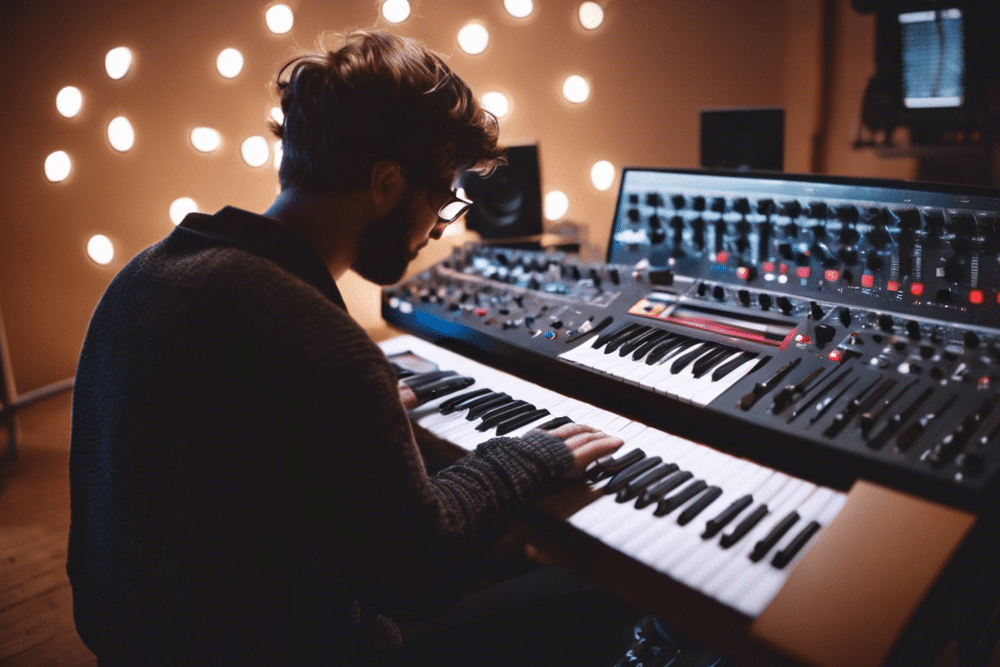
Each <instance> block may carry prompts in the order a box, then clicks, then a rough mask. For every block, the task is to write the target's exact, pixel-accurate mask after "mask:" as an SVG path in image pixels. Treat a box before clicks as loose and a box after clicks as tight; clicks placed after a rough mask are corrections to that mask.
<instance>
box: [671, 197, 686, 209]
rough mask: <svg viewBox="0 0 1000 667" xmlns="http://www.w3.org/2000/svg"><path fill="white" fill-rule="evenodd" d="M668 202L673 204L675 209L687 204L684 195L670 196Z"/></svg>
mask: <svg viewBox="0 0 1000 667" xmlns="http://www.w3.org/2000/svg"><path fill="white" fill-rule="evenodd" d="M670 203H671V204H673V205H674V208H675V209H676V210H678V211H679V210H681V209H682V208H684V205H685V204H687V200H686V199H684V195H674V196H673V197H671V198H670Z"/></svg>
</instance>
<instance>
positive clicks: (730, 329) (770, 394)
mask: <svg viewBox="0 0 1000 667" xmlns="http://www.w3.org/2000/svg"><path fill="white" fill-rule="evenodd" d="M998 218H1000V190H992V189H985V188H956V187H951V186H944V185H936V184H934V185H931V184H919V183H912V182H900V181H884V180H869V179H846V178H834V177H825V176H824V177H820V176H805V175H786V174H770V173H769V174H760V173H758V174H754V173H746V172H707V171H695V170H667V169H638V168H631V169H625V170H624V172H623V174H622V179H621V186H620V191H619V195H618V202H617V207H616V212H615V219H614V223H613V227H612V231H611V240H610V243H609V247H608V254H607V258H606V261H604V262H587V261H583V260H582V259H581V258H580V257H579V256H577V255H574V254H570V253H565V252H560V251H555V250H551V249H532V248H525V247H502V246H497V245H488V244H469V245H466V246H463V247H461V248H456V249H455V250H454V252H453V253H452V255H451V256H450V257H449V258H447V259H445V260H443V261H441V262H439V263H438V264H436V265H435V266H433V267H431V268H429V269H427V270H425V271H423V272H422V273H420V274H419V275H417V276H414V277H413V278H411V279H409V280H407V281H405V282H403V283H401V284H400V285H397V286H394V287H391V288H386V289H384V290H383V293H382V313H383V317H384V318H385V320H386V321H387V322H388V323H390V324H391V325H393V326H396V327H398V328H401V329H403V330H405V331H408V332H411V333H414V334H417V335H419V336H421V337H422V338H425V339H427V340H429V341H431V342H433V343H435V344H437V345H440V346H442V347H445V348H448V349H451V350H454V351H457V352H459V353H462V354H465V355H467V356H470V357H472V358H475V359H477V360H480V361H483V362H484V363H488V364H490V365H493V366H496V367H498V368H503V369H504V370H506V371H507V372H510V373H512V374H514V375H518V376H520V377H523V378H525V379H527V380H529V381H532V382H536V383H538V384H539V385H541V386H544V387H549V388H552V389H555V390H558V391H560V392H562V393H564V394H566V395H568V396H575V397H577V398H580V399H582V400H586V401H588V402H589V403H592V404H594V405H597V406H601V407H603V408H606V409H608V410H613V411H615V412H617V413H619V414H624V415H628V416H629V417H631V418H633V419H636V420H639V421H641V422H643V423H645V424H649V425H650V426H654V427H656V428H660V429H662V430H664V431H667V432H669V433H673V434H676V435H678V436H681V437H684V438H689V439H691V440H694V441H697V442H700V443H705V444H707V445H709V446H711V447H713V448H715V449H717V450H719V451H722V452H726V453H729V454H733V455H736V456H740V457H744V458H746V459H749V460H752V461H756V462H759V463H761V464H762V465H766V466H770V467H771V468H774V469H776V470H780V471H783V472H786V473H788V474H791V475H796V476H798V477H800V478H803V479H808V480H811V481H812V482H814V483H817V484H823V485H826V486H829V487H831V488H833V489H840V490H841V491H847V490H849V489H851V488H852V487H854V486H855V485H856V484H857V483H859V482H861V483H865V484H875V485H878V486H880V487H883V486H884V487H889V488H892V489H896V490H898V491H901V492H903V493H904V494H906V495H907V496H908V497H914V498H918V499H924V500H928V501H933V502H934V503H941V504H943V505H945V506H950V507H951V508H954V509H956V510H960V511H964V512H971V513H973V514H974V515H979V516H980V517H982V516H984V515H991V516H992V515H993V512H991V511H990V510H991V509H992V507H993V506H994V505H995V504H996V499H997V485H998V475H1000V406H998V405H997V401H998V389H1000V370H998V369H997V366H996V364H997V362H998V360H1000V221H998ZM980 523H982V521H981V522H980Z"/></svg>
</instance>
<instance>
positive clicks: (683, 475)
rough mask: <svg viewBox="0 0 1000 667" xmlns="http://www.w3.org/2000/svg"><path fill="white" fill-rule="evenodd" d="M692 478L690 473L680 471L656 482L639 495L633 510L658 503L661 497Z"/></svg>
mask: <svg viewBox="0 0 1000 667" xmlns="http://www.w3.org/2000/svg"><path fill="white" fill-rule="evenodd" d="M692 477H694V475H693V474H692V473H691V472H689V471H687V470H681V471H679V472H676V473H674V474H673V475H671V476H670V477H667V478H666V479H664V480H662V481H660V482H657V483H656V484H654V485H653V486H651V487H649V488H648V489H646V490H645V491H643V492H642V494H640V496H639V498H638V500H636V501H635V508H636V509H639V510H641V509H642V508H643V507H647V506H649V505H652V504H653V503H658V502H660V500H661V499H662V498H663V496H665V495H667V494H668V493H670V492H671V491H673V490H674V489H676V488H677V487H678V486H680V485H681V484H683V483H684V482H686V481H688V480H689V479H691V478H692Z"/></svg>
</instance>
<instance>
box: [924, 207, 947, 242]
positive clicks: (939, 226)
mask: <svg viewBox="0 0 1000 667" xmlns="http://www.w3.org/2000/svg"><path fill="white" fill-rule="evenodd" d="M924 220H925V221H926V222H927V231H928V232H929V234H930V235H931V237H938V236H941V233H942V232H943V231H944V213H943V212H942V211H940V210H933V211H925V212H924Z"/></svg>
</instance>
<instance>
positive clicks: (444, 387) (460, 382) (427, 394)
mask: <svg viewBox="0 0 1000 667" xmlns="http://www.w3.org/2000/svg"><path fill="white" fill-rule="evenodd" d="M475 383H476V380H475V378H470V377H468V376H464V375H459V376H458V377H452V378H445V379H444V380H438V381H437V382H432V383H431V384H425V385H421V386H419V387H417V388H416V389H412V391H413V395H414V396H416V397H417V400H418V401H420V402H421V403H426V402H427V401H433V400H434V399H435V398H441V397H442V396H447V395H449V394H454V393H455V392H456V391H461V390H462V389H465V388H466V387H470V386H472V385H473V384H475Z"/></svg>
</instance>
